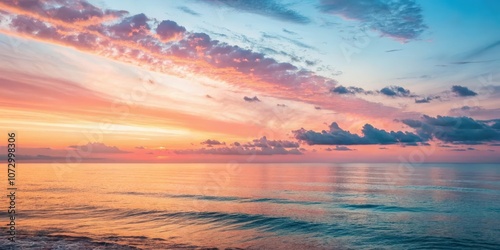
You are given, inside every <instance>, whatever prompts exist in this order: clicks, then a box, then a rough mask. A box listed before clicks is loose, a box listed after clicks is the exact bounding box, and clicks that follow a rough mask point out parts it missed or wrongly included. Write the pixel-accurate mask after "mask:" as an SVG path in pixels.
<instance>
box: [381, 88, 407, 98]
mask: <svg viewBox="0 0 500 250" xmlns="http://www.w3.org/2000/svg"><path fill="white" fill-rule="evenodd" d="M380 93H382V94H383V95H386V96H398V97H411V96H412V95H411V93H410V90H408V89H405V88H403V87H400V86H389V87H385V88H382V89H381V90H380Z"/></svg>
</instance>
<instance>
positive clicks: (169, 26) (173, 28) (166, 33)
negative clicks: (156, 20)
mask: <svg viewBox="0 0 500 250" xmlns="http://www.w3.org/2000/svg"><path fill="white" fill-rule="evenodd" d="M184 32H186V28H184V27H182V26H179V25H178V24H177V23H176V22H174V21H170V20H164V21H162V22H161V23H160V24H159V25H158V27H156V34H158V36H160V38H161V39H162V40H164V41H169V40H170V39H172V38H177V37H181V36H182V35H183V34H184Z"/></svg>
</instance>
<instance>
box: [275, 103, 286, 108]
mask: <svg viewBox="0 0 500 250" xmlns="http://www.w3.org/2000/svg"><path fill="white" fill-rule="evenodd" d="M276 106H278V107H282V108H285V107H287V106H286V105H285V104H280V103H278V104H276Z"/></svg>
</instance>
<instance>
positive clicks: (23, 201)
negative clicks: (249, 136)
mask: <svg viewBox="0 0 500 250" xmlns="http://www.w3.org/2000/svg"><path fill="white" fill-rule="evenodd" d="M17 171H18V172H17V176H16V178H17V179H16V181H17V182H16V186H17V187H18V190H17V191H16V208H17V218H16V230H17V234H18V235H17V236H18V237H17V240H16V243H14V244H13V243H9V241H8V240H7V233H6V232H7V231H6V230H7V229H6V227H5V225H6V223H8V215H7V213H6V211H7V210H6V209H1V212H0V221H1V222H2V223H1V225H2V227H1V232H3V233H2V234H3V235H1V237H0V249H137V248H138V249H210V248H218V249H226V248H229V249H288V250H289V249H467V248H469V249H500V166H499V165H498V164H496V165H492V164H490V165H488V164H421V165H418V166H409V165H402V164H236V163H233V164H79V165H71V166H65V167H60V166H59V167H54V166H53V165H52V164H20V165H18V166H17ZM2 172H3V171H2ZM5 172H6V171H5ZM1 178H2V180H6V179H7V177H6V173H2V176H1ZM3 182H4V183H6V181H3ZM4 187H5V188H4V191H3V192H5V194H7V190H6V188H7V185H6V184H5V185H4ZM3 200H4V203H5V204H4V206H3V207H4V208H6V206H7V205H8V204H7V202H8V200H7V198H5V196H4V199H3ZM0 206H1V205H0Z"/></svg>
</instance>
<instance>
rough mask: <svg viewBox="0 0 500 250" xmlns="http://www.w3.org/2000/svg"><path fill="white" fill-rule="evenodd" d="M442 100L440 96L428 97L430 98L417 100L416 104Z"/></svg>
mask: <svg viewBox="0 0 500 250" xmlns="http://www.w3.org/2000/svg"><path fill="white" fill-rule="evenodd" d="M436 99H440V97H439V96H428V97H422V98H421V99H418V98H417V99H415V103H429V102H431V101H432V100H436Z"/></svg>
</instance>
